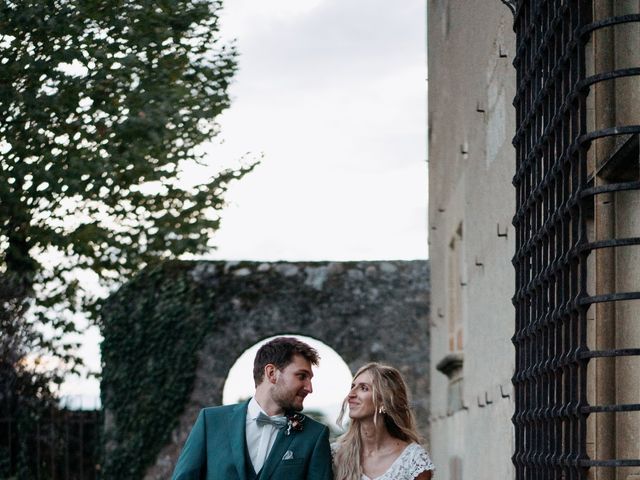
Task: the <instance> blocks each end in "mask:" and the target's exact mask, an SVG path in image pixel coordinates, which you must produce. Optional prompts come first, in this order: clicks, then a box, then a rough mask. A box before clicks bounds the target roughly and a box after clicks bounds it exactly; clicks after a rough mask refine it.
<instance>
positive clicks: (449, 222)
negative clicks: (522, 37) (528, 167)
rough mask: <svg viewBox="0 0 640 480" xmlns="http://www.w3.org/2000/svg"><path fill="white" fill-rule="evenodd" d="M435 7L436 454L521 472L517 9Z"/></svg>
mask: <svg viewBox="0 0 640 480" xmlns="http://www.w3.org/2000/svg"><path fill="white" fill-rule="evenodd" d="M428 9H429V11H428V23H429V24H428V32H429V38H428V47H429V53H428V60H429V139H430V141H429V223H430V229H429V243H430V247H429V257H430V259H431V260H430V261H431V284H432V287H433V288H432V310H433V315H432V322H433V323H432V328H431V351H430V352H431V365H432V368H431V392H432V402H431V453H432V457H433V460H434V463H435V465H436V467H437V468H438V478H446V479H451V480H459V479H462V478H477V479H495V478H500V479H506V478H512V477H513V475H514V469H513V465H512V462H511V455H512V454H513V427H512V424H511V416H512V414H513V410H514V402H513V395H512V386H511V376H512V374H513V368H514V358H515V356H514V349H513V345H512V344H511V341H510V338H511V336H512V335H513V331H514V316H515V314H514V309H513V305H512V304H511V297H512V295H513V293H514V271H513V266H512V265H511V258H512V257H513V253H514V245H515V236H514V230H513V227H512V226H511V219H512V217H513V214H514V211H515V210H514V209H515V207H514V206H515V192H514V189H513V187H512V184H511V179H512V177H513V174H514V172H515V152H514V149H513V147H512V145H511V138H512V137H513V134H514V131H515V127H514V125H515V112H514V109H513V107H512V104H511V102H512V99H513V97H514V93H515V70H514V68H513V66H512V61H513V57H514V53H515V37H514V32H513V28H512V24H513V16H512V15H511V12H510V11H509V9H508V8H507V7H506V6H505V5H503V4H502V3H501V2H500V1H499V0H490V1H485V2H467V1H463V0H429V2H428ZM452 328H453V329H454V332H455V335H453V336H452V335H451V330H452ZM452 337H453V342H452ZM452 347H453V348H452ZM454 355H455V356H456V357H455V360H456V362H457V363H455V362H453V361H451V360H453V359H454V357H453V356H454ZM460 359H462V366H461V369H460V371H457V372H450V375H451V378H449V377H447V376H446V375H445V374H443V373H442V372H441V371H438V370H437V369H436V365H438V364H440V365H441V366H442V363H446V361H447V360H449V365H450V366H452V365H455V366H456V369H458V368H459V365H460ZM441 362H442V363H441ZM454 380H455V381H456V382H457V383H456V385H455V388H453V387H454V386H453V385H452V384H451V383H452V381H454Z"/></svg>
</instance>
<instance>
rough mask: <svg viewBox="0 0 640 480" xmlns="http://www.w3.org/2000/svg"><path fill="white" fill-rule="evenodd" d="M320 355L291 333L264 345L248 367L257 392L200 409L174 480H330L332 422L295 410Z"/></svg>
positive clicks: (306, 392) (299, 403)
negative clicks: (234, 401)
mask: <svg viewBox="0 0 640 480" xmlns="http://www.w3.org/2000/svg"><path fill="white" fill-rule="evenodd" d="M318 360H319V357H318V352H317V351H316V350H315V349H313V348H312V347H310V346H309V345H307V344H306V343H304V342H301V341H300V340H297V339H295V338H292V337H279V338H275V339H274V340H271V341H270V342H268V343H266V344H264V345H263V346H262V347H261V348H260V350H258V353H257V354H256V358H255V361H254V366H253V378H254V381H255V384H256V393H255V396H254V397H253V398H252V399H251V400H249V401H248V402H244V403H239V404H236V405H226V406H222V407H213V408H205V409H203V410H202V411H201V412H200V415H199V416H198V419H197V420H196V423H195V425H194V426H193V428H192V430H191V433H190V434H189V437H188V438H187V441H186V443H185V445H184V448H183V449H182V453H181V454H180V458H179V459H178V463H177V465H176V468H175V470H174V472H173V477H172V478H173V480H332V479H333V473H332V467H331V451H330V448H329V429H328V428H327V427H326V426H324V425H322V424H321V423H318V422H316V421H315V420H313V419H311V418H309V417H306V416H304V415H302V414H301V413H298V412H300V411H301V410H302V404H303V402H304V399H305V397H306V396H307V395H308V394H309V393H311V392H312V391H313V389H312V386H311V378H312V377H313V371H312V368H311V365H312V364H313V365H316V366H317V365H318Z"/></svg>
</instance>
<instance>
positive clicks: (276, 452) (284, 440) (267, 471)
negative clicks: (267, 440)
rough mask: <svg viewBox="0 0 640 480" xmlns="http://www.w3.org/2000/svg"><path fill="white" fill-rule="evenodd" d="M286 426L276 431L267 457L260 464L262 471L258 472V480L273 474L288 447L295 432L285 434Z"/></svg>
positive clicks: (266, 478) (264, 479) (266, 479)
mask: <svg viewBox="0 0 640 480" xmlns="http://www.w3.org/2000/svg"><path fill="white" fill-rule="evenodd" d="M285 431H286V428H283V429H281V430H280V431H279V432H278V436H277V437H276V441H275V442H274V444H273V447H272V448H271V452H270V453H269V456H268V457H267V460H266V461H265V462H264V465H263V466H262V473H261V474H260V480H268V479H269V477H271V475H272V474H273V471H274V470H275V468H276V467H277V466H278V464H279V463H280V460H281V459H282V456H283V455H284V454H285V452H286V451H287V448H289V445H290V444H291V441H292V440H293V437H294V435H296V432H291V433H290V434H289V435H285V433H284V432H285Z"/></svg>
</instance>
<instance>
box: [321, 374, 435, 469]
mask: <svg viewBox="0 0 640 480" xmlns="http://www.w3.org/2000/svg"><path fill="white" fill-rule="evenodd" d="M347 407H349V418H350V419H351V423H350V425H349V428H348V430H347V432H346V433H345V434H344V435H342V436H341V437H340V438H338V440H337V442H336V443H334V444H333V445H332V446H331V450H332V454H333V462H334V473H335V480H429V479H431V475H432V473H433V470H434V466H433V463H431V459H430V458H429V454H428V453H427V452H426V450H425V449H424V448H423V447H422V446H421V445H420V439H419V435H418V433H417V431H416V427H415V420H414V418H413V413H412V412H411V410H410V409H409V399H408V394H407V386H406V384H405V382H404V380H403V379H402V375H401V374H400V372H399V371H398V370H396V369H395V368H393V367H389V366H386V365H381V364H379V363H369V364H367V365H365V366H364V367H362V368H361V369H360V370H358V372H357V373H356V375H355V377H354V379H353V383H352V384H351V390H350V391H349V394H348V395H347V398H345V400H344V403H343V405H342V412H341V413H340V417H339V418H338V423H341V422H342V418H343V417H344V414H345V411H346V408H347Z"/></svg>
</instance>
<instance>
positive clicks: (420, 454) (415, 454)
mask: <svg viewBox="0 0 640 480" xmlns="http://www.w3.org/2000/svg"><path fill="white" fill-rule="evenodd" d="M410 448H411V451H410V452H409V455H407V458H406V459H405V461H404V462H402V470H403V472H402V473H403V474H404V475H405V477H402V478H407V479H410V480H413V479H414V478H416V477H417V476H418V475H420V474H421V473H422V472H426V471H428V470H431V471H433V470H435V467H434V466H433V463H432V462H431V458H430V457H429V454H428V453H427V451H426V450H425V449H424V448H422V446H420V445H418V444H417V443H414V444H413V445H411V446H410Z"/></svg>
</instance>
